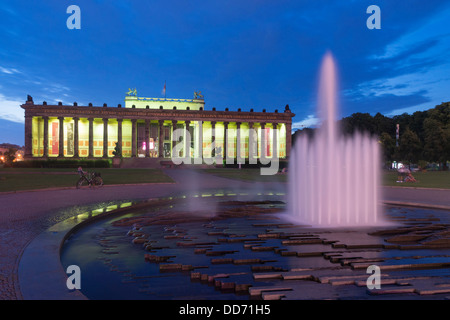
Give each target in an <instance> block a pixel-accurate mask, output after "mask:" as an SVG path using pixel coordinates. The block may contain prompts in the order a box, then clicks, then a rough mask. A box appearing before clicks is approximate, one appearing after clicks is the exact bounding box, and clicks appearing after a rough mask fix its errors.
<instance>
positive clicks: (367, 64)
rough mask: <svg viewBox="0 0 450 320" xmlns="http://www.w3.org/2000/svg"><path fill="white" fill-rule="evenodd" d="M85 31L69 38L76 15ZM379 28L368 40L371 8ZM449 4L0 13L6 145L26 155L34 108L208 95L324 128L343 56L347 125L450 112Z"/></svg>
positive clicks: (91, 4) (171, 2)
mask: <svg viewBox="0 0 450 320" xmlns="http://www.w3.org/2000/svg"><path fill="white" fill-rule="evenodd" d="M72 4H75V5H78V6H79V7H80V9H81V29H80V30H69V29H68V28H67V27H66V20H67V18H68V17H69V14H67V13H66V9H67V7H68V6H69V5H72ZM372 4H375V5H378V6H379V7H380V9H381V29H380V30H369V29H368V28H367V27H366V20H367V18H368V17H369V14H367V13H366V9H367V7H368V6H369V5H372ZM449 18H450V3H449V2H448V1H444V0H442V1H440V0H429V1H423V0H422V1H417V0H408V1H407V0H399V1H392V0H391V1H388V0H370V1H366V0H346V1H342V0H336V1H331V0H326V1H325V0H308V1H301V0H297V1H284V0H277V1H269V0H240V1H236V0H228V1H224V0H221V1H216V0H210V1H196V0H193V1H185V0H183V1H182V0H179V1H175V0H165V1H149V0H146V1H137V0H134V1H119V0H115V1H106V0H84V1H80V0H71V1H62V0H45V1H31V0H28V1H23V0H16V1H3V2H1V3H0V126H1V128H2V129H1V130H0V143H1V142H11V143H17V144H20V145H23V140H24V133H23V120H24V119H23V115H24V113H23V110H22V109H21V108H20V107H19V105H20V104H22V103H23V102H24V101H25V100H26V96H27V94H30V95H31V96H32V97H33V98H34V101H35V102H36V103H41V102H42V101H44V100H45V101H47V102H48V103H55V102H57V101H62V102H63V103H67V104H72V103H73V102H75V101H76V102H78V104H87V103H89V102H92V103H93V104H94V105H103V103H107V104H108V105H111V106H117V104H119V103H121V104H123V103H124V97H125V94H126V92H127V91H128V88H137V92H138V95H139V96H143V97H162V89H163V86H164V82H166V83H167V97H168V98H190V97H192V96H193V92H194V91H201V92H202V94H203V95H204V96H205V101H206V108H207V109H208V108H212V107H216V108H217V109H218V110H220V109H222V110H223V109H225V108H226V107H228V108H230V110H237V108H242V109H243V110H249V109H250V108H254V109H255V110H256V111H258V110H262V109H267V110H268V111H273V110H275V109H279V110H283V108H284V106H285V105H286V104H289V105H290V107H291V110H292V111H293V112H294V113H295V114H296V116H295V118H294V128H300V127H301V126H302V125H307V126H308V125H314V124H316V123H317V115H316V114H317V112H316V99H317V86H318V73H319V69H320V63H321V59H322V57H323V55H324V54H325V53H326V52H327V51H328V50H329V51H331V52H332V54H333V55H334V57H335V60H336V63H337V67H338V74H339V89H340V91H339V107H340V116H348V115H350V114H352V113H354V112H369V113H371V114H375V113H377V112H380V113H382V114H385V115H388V116H392V115H395V114H400V113H403V112H408V113H412V112H414V111H416V110H426V109H430V108H433V107H434V106H435V105H437V104H440V103H441V102H444V101H449V100H450V98H449V91H450V90H449V88H450V54H449V53H448V52H450V24H449V23H448V21H449Z"/></svg>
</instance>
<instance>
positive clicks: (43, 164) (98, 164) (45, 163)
mask: <svg viewBox="0 0 450 320" xmlns="http://www.w3.org/2000/svg"><path fill="white" fill-rule="evenodd" d="M79 166H82V167H83V168H109V167H110V166H111V161H110V160H109V159H96V160H87V159H80V160H75V159H74V160H72V159H61V160H57V159H48V160H26V161H17V162H13V163H12V167H13V168H78V167H79Z"/></svg>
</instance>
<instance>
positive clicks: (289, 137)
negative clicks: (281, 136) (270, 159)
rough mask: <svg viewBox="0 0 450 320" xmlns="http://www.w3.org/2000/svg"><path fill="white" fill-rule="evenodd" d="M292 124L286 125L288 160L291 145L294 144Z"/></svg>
mask: <svg viewBox="0 0 450 320" xmlns="http://www.w3.org/2000/svg"><path fill="white" fill-rule="evenodd" d="M291 130H292V123H291V122H289V123H286V158H287V157H289V155H290V154H291V144H292V133H291Z"/></svg>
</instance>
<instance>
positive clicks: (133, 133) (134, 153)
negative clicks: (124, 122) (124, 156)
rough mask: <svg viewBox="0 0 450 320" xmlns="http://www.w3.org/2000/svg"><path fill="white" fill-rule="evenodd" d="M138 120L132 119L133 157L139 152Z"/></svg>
mask: <svg viewBox="0 0 450 320" xmlns="http://www.w3.org/2000/svg"><path fill="white" fill-rule="evenodd" d="M136 121H137V120H136V119H131V157H133V158H134V157H136V152H137V148H136V145H137V134H136Z"/></svg>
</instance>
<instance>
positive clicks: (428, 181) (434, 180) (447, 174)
mask: <svg viewBox="0 0 450 320" xmlns="http://www.w3.org/2000/svg"><path fill="white" fill-rule="evenodd" d="M412 175H413V176H414V178H415V179H416V180H417V182H414V183H411V182H403V183H398V182H396V181H397V177H398V174H397V172H384V173H383V184H384V185H385V186H396V187H416V188H439V189H450V171H427V172H413V173H412Z"/></svg>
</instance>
